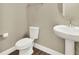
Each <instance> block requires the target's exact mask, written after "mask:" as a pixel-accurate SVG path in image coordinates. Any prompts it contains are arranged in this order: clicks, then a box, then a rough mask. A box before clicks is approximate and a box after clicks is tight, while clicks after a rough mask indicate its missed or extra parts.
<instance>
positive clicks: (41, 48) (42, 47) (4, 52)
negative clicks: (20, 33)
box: [0, 43, 64, 55]
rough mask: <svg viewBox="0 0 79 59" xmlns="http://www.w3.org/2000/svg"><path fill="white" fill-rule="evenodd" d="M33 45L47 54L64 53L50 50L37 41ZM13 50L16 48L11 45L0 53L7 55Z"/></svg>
mask: <svg viewBox="0 0 79 59" xmlns="http://www.w3.org/2000/svg"><path fill="white" fill-rule="evenodd" d="M34 47H35V48H37V49H39V50H42V51H44V52H46V53H48V54H51V55H64V54H62V53H60V52H57V51H55V50H52V49H50V48H47V47H45V46H43V45H40V44H37V43H35V45H34ZM15 50H16V48H15V47H14V46H13V47H12V48H10V49H7V50H5V51H3V52H1V53H0V55H8V54H10V53H11V52H13V51H15Z"/></svg>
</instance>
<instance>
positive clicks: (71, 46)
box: [65, 39, 75, 55]
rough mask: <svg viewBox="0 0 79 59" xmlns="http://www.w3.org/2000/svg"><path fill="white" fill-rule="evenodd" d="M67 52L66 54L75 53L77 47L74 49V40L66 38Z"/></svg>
mask: <svg viewBox="0 0 79 59" xmlns="http://www.w3.org/2000/svg"><path fill="white" fill-rule="evenodd" d="M65 54H66V55H74V54H75V49H74V41H73V40H69V39H68V40H67V39H66V40H65Z"/></svg>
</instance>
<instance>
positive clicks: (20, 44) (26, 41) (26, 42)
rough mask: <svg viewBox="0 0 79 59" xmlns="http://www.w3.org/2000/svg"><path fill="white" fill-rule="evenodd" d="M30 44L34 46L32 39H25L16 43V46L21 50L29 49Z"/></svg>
mask: <svg viewBox="0 0 79 59" xmlns="http://www.w3.org/2000/svg"><path fill="white" fill-rule="evenodd" d="M29 44H32V39H30V38H24V39H21V40H19V41H18V42H17V43H16V46H17V47H19V48H21V47H28V45H29Z"/></svg>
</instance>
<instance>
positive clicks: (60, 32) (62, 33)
mask: <svg viewBox="0 0 79 59" xmlns="http://www.w3.org/2000/svg"><path fill="white" fill-rule="evenodd" d="M53 30H54V32H55V34H56V35H57V36H59V37H61V38H65V39H69V40H74V41H79V27H75V26H67V25H56V26H54V28H53Z"/></svg>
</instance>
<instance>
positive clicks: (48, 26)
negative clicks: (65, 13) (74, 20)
mask: <svg viewBox="0 0 79 59" xmlns="http://www.w3.org/2000/svg"><path fill="white" fill-rule="evenodd" d="M27 12H28V22H29V26H31V25H32V26H39V27H40V35H39V40H37V43H39V44H41V45H44V46H46V47H48V48H51V49H53V50H56V51H59V52H61V53H64V40H63V39H61V38H59V37H57V36H55V34H54V32H53V26H54V25H56V24H67V23H68V21H66V20H64V19H63V17H61V14H60V12H59V11H58V6H57V4H56V3H53V4H37V5H35V4H34V5H32V4H31V5H29V6H28V10H27Z"/></svg>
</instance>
